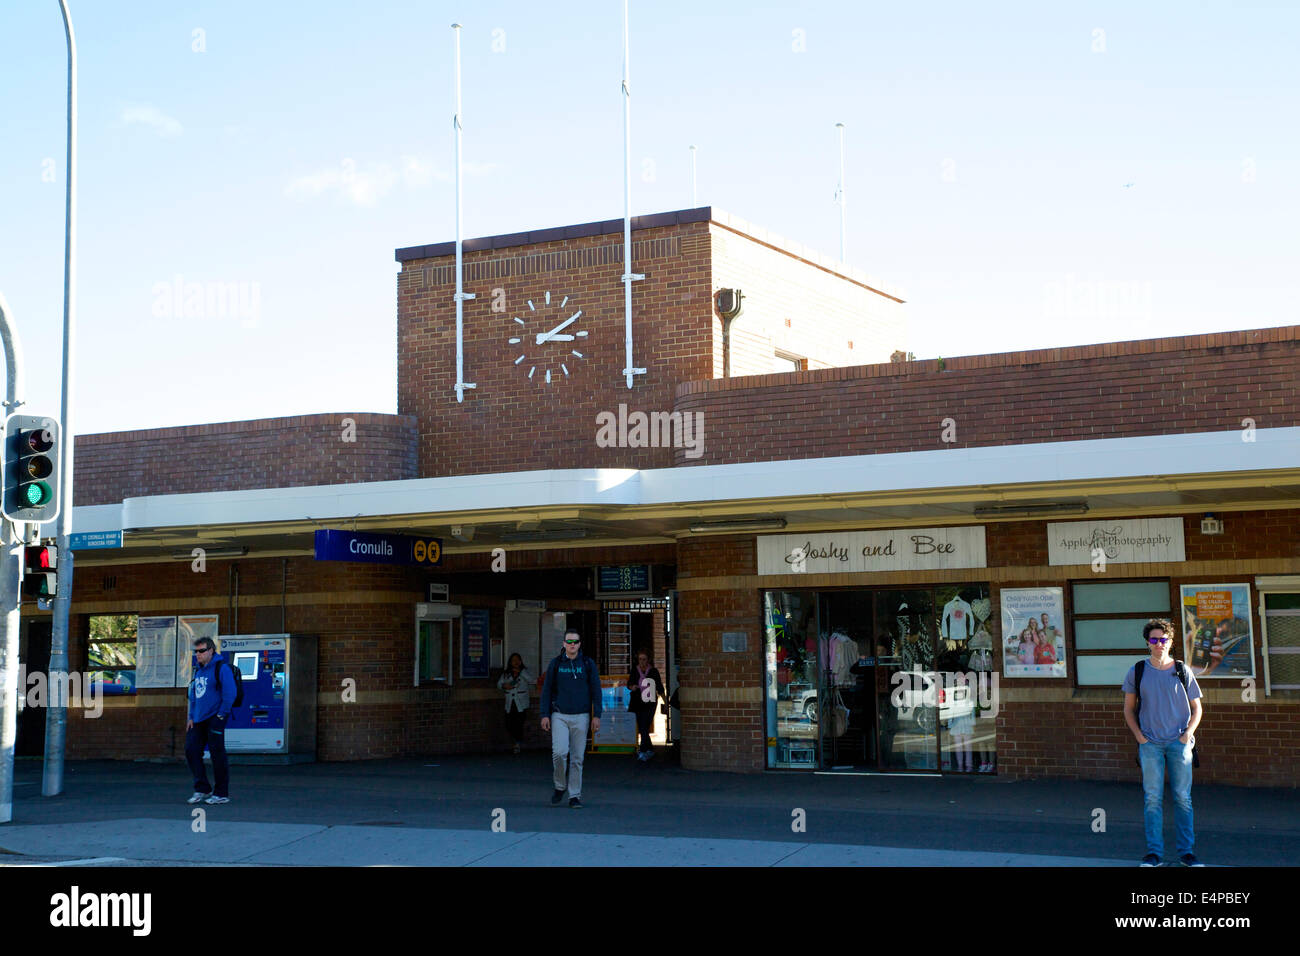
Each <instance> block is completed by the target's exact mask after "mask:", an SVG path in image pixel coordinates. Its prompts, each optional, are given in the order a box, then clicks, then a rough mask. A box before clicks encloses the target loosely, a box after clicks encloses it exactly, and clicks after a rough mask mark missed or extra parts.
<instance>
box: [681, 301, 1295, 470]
mask: <svg viewBox="0 0 1300 956" xmlns="http://www.w3.org/2000/svg"><path fill="white" fill-rule="evenodd" d="M675 408H676V410H678V411H681V412H702V413H703V414H704V418H705V427H706V432H707V434H708V436H709V437H708V440H707V442H705V446H704V454H703V455H701V456H700V457H698V458H693V459H690V458H686V457H685V455H684V453H683V452H681V451H679V452H677V454H676V456H675V460H674V463H675V464H676V465H688V464H689V465H704V464H707V465H715V464H725V463H731V462H739V461H775V460H785V459H796V458H818V457H823V456H834V455H868V454H879V453H886V452H903V451H921V450H929V449H938V448H944V447H959V448H962V447H967V448H969V447H977V446H988V445H1003V444H1028V443H1035V442H1048V441H1077V440H1084V439H1092V438H1117V437H1124V436H1131V435H1158V434H1175V433H1181V432H1196V431H1212V430H1217V429H1222V430H1225V431H1226V430H1240V429H1241V428H1242V420H1243V419H1245V418H1250V419H1253V421H1254V423H1255V426H1256V427H1258V428H1276V427H1282V426H1294V425H1297V424H1300V326H1289V327H1286V328H1277V329H1257V330H1253V331H1247V332H1225V333H1221V334H1217V335H1191V336H1180V337H1175V338H1166V339H1151V340H1147V341H1135V342H1119V343H1110V344H1105V345H1089V346H1081V347H1078V348H1066V349H1044V350H1040V351H1034V352H1010V353H1001V354H996V355H975V356H968V357H964V358H952V359H946V360H945V362H944V368H943V369H942V370H940V369H939V368H938V366H937V362H936V361H935V360H928V361H915V362H904V363H895V364H887V365H865V366H857V367H853V368H837V369H826V370H822V371H808V372H789V373H785V374H780V375H764V376H753V377H750V378H741V379H729V380H718V381H698V382H688V383H684V384H682V385H680V386H678V388H677V404H676V406H675ZM945 418H952V419H954V420H955V421H956V439H957V440H956V442H955V443H954V444H953V445H948V444H945V443H943V442H942V441H941V435H942V429H943V425H942V422H943V420H944V419H945Z"/></svg>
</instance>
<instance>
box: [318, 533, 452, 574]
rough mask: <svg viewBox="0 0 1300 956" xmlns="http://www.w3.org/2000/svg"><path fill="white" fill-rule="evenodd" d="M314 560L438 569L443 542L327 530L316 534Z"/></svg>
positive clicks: (405, 535) (405, 536)
mask: <svg viewBox="0 0 1300 956" xmlns="http://www.w3.org/2000/svg"><path fill="white" fill-rule="evenodd" d="M316 560H317V561H359V562H363V563H366V564H414V565H418V566H419V567H424V568H437V567H441V566H442V539H441V538H423V537H416V536H414V535H409V534H375V533H372V532H368V531H338V530H335V529H332V528H326V529H322V530H319V531H317V532H316Z"/></svg>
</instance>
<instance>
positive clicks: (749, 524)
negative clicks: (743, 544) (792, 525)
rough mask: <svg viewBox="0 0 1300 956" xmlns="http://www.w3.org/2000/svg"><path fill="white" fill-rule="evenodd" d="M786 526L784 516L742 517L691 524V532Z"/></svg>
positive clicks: (701, 532) (780, 527)
mask: <svg viewBox="0 0 1300 956" xmlns="http://www.w3.org/2000/svg"><path fill="white" fill-rule="evenodd" d="M784 527H785V519H784V518H740V519H737V520H735V521H701V522H698V523H696V524H693V525H691V533H692V534H708V533H709V532H710V531H780V530H781V529H782V528H784Z"/></svg>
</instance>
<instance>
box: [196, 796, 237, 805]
mask: <svg viewBox="0 0 1300 956" xmlns="http://www.w3.org/2000/svg"><path fill="white" fill-rule="evenodd" d="M203 802H204V803H208V804H213V803H229V802H230V798H229V797H218V796H217V795H216V794H213V795H212V796H210V797H208V799H206V800H204V801H203Z"/></svg>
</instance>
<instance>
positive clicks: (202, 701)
mask: <svg viewBox="0 0 1300 956" xmlns="http://www.w3.org/2000/svg"><path fill="white" fill-rule="evenodd" d="M194 656H195V658H196V659H197V660H198V665H197V666H196V667H195V668H194V679H193V680H191V681H190V692H189V699H190V710H189V720H188V721H186V723H185V759H186V760H187V761H188V762H189V765H190V771H191V772H192V773H193V774H194V795H193V796H192V797H190V798H189V800H188V801H186V802H187V803H198V802H200V801H202V802H204V803H229V802H230V761H229V760H227V759H226V721H227V720H228V719H229V718H230V710H231V708H232V707H233V706H234V704H235V690H236V686H235V675H234V674H233V673H232V672H231V669H230V665H229V664H228V663H226V661H225V659H224V658H223V657H222V656H221V655H220V654H218V653H217V648H216V645H215V644H213V643H212V639H211V638H208V637H201V638H199V639H198V640H197V641H196V642H195V644H194ZM218 668H224V671H223V673H222V674H221V690H220V693H218V691H217V669H218ZM205 747H206V748H207V749H208V752H209V753H211V754H212V773H213V776H215V777H216V779H217V787H216V790H215V791H213V789H212V786H211V785H210V784H209V783H208V772H207V770H206V769H205V768H204V766H203V748H205Z"/></svg>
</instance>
